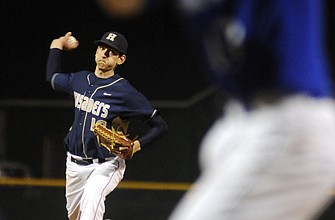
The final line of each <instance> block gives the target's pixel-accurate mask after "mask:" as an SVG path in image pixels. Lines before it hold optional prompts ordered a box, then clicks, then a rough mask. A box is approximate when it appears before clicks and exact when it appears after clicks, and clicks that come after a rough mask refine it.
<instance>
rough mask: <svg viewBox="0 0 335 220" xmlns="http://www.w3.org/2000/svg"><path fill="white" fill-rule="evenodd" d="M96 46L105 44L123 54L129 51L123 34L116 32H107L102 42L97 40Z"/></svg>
mask: <svg viewBox="0 0 335 220" xmlns="http://www.w3.org/2000/svg"><path fill="white" fill-rule="evenodd" d="M94 44H95V45H100V44H105V45H107V46H109V47H111V48H114V49H116V50H117V51H119V52H121V53H123V54H125V53H127V49H128V42H127V40H126V38H125V37H124V36H123V35H122V34H120V33H118V32H115V31H109V32H106V33H105V34H104V35H103V36H102V38H101V40H95V41H94Z"/></svg>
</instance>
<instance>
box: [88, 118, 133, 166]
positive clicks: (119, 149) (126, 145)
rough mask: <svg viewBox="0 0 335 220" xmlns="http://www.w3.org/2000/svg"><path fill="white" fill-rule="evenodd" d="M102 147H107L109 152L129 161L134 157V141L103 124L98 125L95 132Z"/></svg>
mask: <svg viewBox="0 0 335 220" xmlns="http://www.w3.org/2000/svg"><path fill="white" fill-rule="evenodd" d="M93 132H94V134H95V135H96V137H97V140H98V143H99V145H100V146H103V147H105V148H106V149H107V150H108V151H109V152H111V153H113V154H114V155H117V156H119V157H121V158H122V159H125V160H129V159H131V158H132V157H133V155H134V149H133V146H134V140H131V139H129V138H128V135H127V134H124V133H123V132H122V131H117V130H115V129H114V127H112V129H109V128H107V127H106V126H104V125H102V124H96V125H95V126H94V130H93Z"/></svg>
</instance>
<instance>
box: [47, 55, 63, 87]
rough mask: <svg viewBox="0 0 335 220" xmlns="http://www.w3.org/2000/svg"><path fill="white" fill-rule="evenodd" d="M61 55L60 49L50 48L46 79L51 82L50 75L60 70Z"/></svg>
mask: <svg viewBox="0 0 335 220" xmlns="http://www.w3.org/2000/svg"><path fill="white" fill-rule="evenodd" d="M61 55H62V51H61V50H60V49H56V48H53V49H50V51H49V56H48V60H47V67H46V81H48V82H51V78H52V76H53V75H54V74H55V73H59V72H61V70H62V64H61Z"/></svg>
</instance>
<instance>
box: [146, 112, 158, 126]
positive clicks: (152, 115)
mask: <svg viewBox="0 0 335 220" xmlns="http://www.w3.org/2000/svg"><path fill="white" fill-rule="evenodd" d="M156 113H157V109H155V110H154V111H153V112H152V114H151V116H150V118H149V119H148V120H146V121H145V122H144V123H146V122H147V121H149V120H150V119H152V118H153V117H154V116H155V114H156Z"/></svg>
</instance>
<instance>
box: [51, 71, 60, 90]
mask: <svg viewBox="0 0 335 220" xmlns="http://www.w3.org/2000/svg"><path fill="white" fill-rule="evenodd" d="M57 75H59V73H55V74H53V75H52V77H51V87H52V88H53V90H56V88H55V84H54V83H55V78H56V76H57Z"/></svg>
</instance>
